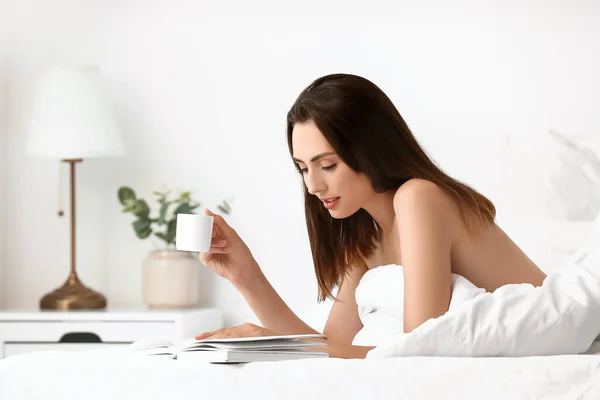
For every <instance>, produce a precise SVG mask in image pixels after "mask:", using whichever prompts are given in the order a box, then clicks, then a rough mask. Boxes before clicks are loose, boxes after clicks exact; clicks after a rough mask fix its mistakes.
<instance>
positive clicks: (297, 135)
mask: <svg viewBox="0 0 600 400" xmlns="http://www.w3.org/2000/svg"><path fill="white" fill-rule="evenodd" d="M292 148H293V150H294V154H293V158H294V162H296V163H297V164H298V167H299V168H300V169H301V172H302V176H303V178H304V184H305V185H306V188H307V189H308V192H309V193H310V194H312V195H315V196H317V197H318V198H319V199H320V200H321V201H323V207H325V208H327V209H328V210H329V213H330V214H331V216H332V217H333V218H338V219H341V218H346V217H349V216H350V215H352V214H354V213H355V212H357V211H358V210H359V209H360V208H362V206H363V204H364V203H365V202H366V201H367V199H368V198H369V196H370V195H371V194H373V193H374V191H373V188H372V186H371V182H370V181H369V179H368V178H367V176H366V175H365V174H363V173H356V172H354V171H353V170H352V169H350V167H348V165H346V164H345V163H344V162H343V161H342V160H341V158H340V157H339V156H338V155H337V154H336V153H335V151H334V150H333V148H332V147H331V145H330V144H329V142H328V141H327V139H325V136H323V134H322V133H321V131H319V129H318V128H317V126H316V125H315V124H314V122H312V121H308V122H306V123H303V124H299V123H297V124H296V125H294V129H293V131H292ZM326 200H333V201H326Z"/></svg>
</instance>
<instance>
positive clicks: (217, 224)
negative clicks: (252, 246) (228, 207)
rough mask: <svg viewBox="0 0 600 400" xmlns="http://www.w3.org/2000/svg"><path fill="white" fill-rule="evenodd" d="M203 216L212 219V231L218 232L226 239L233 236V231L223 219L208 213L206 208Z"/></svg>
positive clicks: (210, 212)
mask: <svg viewBox="0 0 600 400" xmlns="http://www.w3.org/2000/svg"><path fill="white" fill-rule="evenodd" d="M204 215H209V216H212V217H213V222H214V223H213V231H215V230H218V231H219V233H222V234H224V235H225V236H226V237H232V236H235V234H236V233H235V231H234V230H233V228H232V227H230V226H229V225H228V224H227V222H226V221H225V219H223V217H222V216H220V215H219V214H215V213H213V212H212V211H210V210H209V209H208V208H205V209H204Z"/></svg>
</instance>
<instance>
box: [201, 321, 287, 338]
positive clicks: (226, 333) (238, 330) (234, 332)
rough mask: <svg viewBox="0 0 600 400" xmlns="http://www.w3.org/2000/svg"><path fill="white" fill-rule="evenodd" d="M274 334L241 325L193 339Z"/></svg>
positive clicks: (205, 333) (258, 327)
mask: <svg viewBox="0 0 600 400" xmlns="http://www.w3.org/2000/svg"><path fill="white" fill-rule="evenodd" d="M277 335H278V334H277V333H276V332H273V331H272V330H269V329H267V328H263V327H262V326H257V325H254V324H243V325H239V326H234V327H232V328H223V329H218V330H216V331H212V332H204V333H202V334H200V335H196V337H195V339H196V340H200V339H223V338H241V337H256V336H277Z"/></svg>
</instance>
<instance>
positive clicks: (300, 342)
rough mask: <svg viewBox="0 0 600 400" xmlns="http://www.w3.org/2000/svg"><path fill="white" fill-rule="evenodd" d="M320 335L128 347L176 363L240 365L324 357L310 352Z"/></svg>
mask: <svg viewBox="0 0 600 400" xmlns="http://www.w3.org/2000/svg"><path fill="white" fill-rule="evenodd" d="M314 338H325V336H324V335H321V334H301V335H280V336H255V337H242V338H221V339H210V338H208V339H200V340H195V339H189V340H183V341H180V342H177V343H173V342H171V341H168V340H138V341H136V342H134V343H132V344H131V345H130V349H131V350H132V351H133V352H135V353H136V354H141V355H148V356H168V357H169V358H171V359H175V360H197V361H199V362H209V363H213V364H233V363H236V364H239V363H249V362H259V361H283V360H301V359H307V358H327V357H329V354H328V353H325V352H319V351H315V350H312V349H310V348H311V347H323V346H326V344H325V343H321V342H316V341H312V340H310V339H314Z"/></svg>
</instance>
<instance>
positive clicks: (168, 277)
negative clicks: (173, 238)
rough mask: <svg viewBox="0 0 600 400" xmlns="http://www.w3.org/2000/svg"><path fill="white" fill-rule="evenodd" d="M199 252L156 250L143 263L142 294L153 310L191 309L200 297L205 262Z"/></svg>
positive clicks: (196, 304)
mask: <svg viewBox="0 0 600 400" xmlns="http://www.w3.org/2000/svg"><path fill="white" fill-rule="evenodd" d="M193 254H195V253H188V252H181V251H177V250H171V249H167V250H155V251H151V252H149V253H148V255H147V256H146V258H145V259H144V262H143V265H142V296H143V300H144V303H145V304H146V306H148V307H149V308H152V309H161V308H162V309H174V308H190V307H195V306H198V304H199V300H200V269H201V268H202V263H200V260H198V258H196V257H194V256H193Z"/></svg>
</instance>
